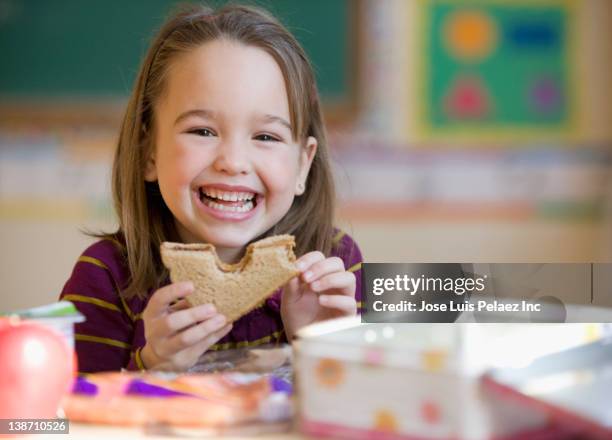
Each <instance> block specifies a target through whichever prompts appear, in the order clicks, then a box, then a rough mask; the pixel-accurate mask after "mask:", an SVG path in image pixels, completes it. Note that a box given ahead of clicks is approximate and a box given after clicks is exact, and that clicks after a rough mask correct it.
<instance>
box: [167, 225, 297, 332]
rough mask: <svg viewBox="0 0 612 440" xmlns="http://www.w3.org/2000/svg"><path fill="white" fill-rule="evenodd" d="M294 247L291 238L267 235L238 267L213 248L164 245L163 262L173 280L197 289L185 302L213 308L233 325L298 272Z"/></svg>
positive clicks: (189, 245) (174, 244) (250, 246)
mask: <svg viewBox="0 0 612 440" xmlns="http://www.w3.org/2000/svg"><path fill="white" fill-rule="evenodd" d="M294 247H295V239H294V237H293V236H292V235H275V236H272V237H267V238H264V239H262V240H259V241H256V242H255V243H251V244H250V245H249V246H248V247H247V251H246V254H245V255H244V257H243V258H242V259H241V260H240V261H239V262H238V263H235V264H227V263H224V262H222V261H221V260H219V257H218V256H217V252H216V250H215V247H214V245H212V244H183V243H170V242H164V243H162V245H161V258H162V262H163V263H164V265H165V266H166V268H168V270H169V271H170V279H171V280H172V282H180V281H191V282H192V283H193V285H194V290H195V291H194V292H193V293H191V294H190V295H188V296H187V297H186V298H185V300H186V301H187V302H188V303H189V305H190V306H196V305H200V304H208V303H211V304H214V306H215V308H216V309H217V311H218V312H219V313H221V314H222V315H224V316H225V317H226V319H227V322H233V321H235V320H237V319H238V318H240V317H241V316H243V315H245V314H246V313H248V312H250V311H251V310H252V309H254V308H255V307H256V306H258V305H259V304H260V303H262V302H263V301H264V300H265V299H266V298H267V297H268V296H269V295H270V294H272V293H273V292H274V291H275V290H276V289H278V288H279V287H281V286H282V285H284V284H285V283H287V281H289V280H290V279H291V278H293V277H294V276H296V275H298V274H299V271H298V270H297V268H296V265H295V259H296V258H295V254H294V252H293V248H294Z"/></svg>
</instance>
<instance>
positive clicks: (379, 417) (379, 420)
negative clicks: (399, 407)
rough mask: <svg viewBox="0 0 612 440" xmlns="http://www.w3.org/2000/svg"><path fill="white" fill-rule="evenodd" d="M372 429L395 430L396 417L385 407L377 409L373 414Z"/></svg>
mask: <svg viewBox="0 0 612 440" xmlns="http://www.w3.org/2000/svg"><path fill="white" fill-rule="evenodd" d="M374 429H376V430H377V431H385V432H397V429H398V423H397V418H396V417H395V416H394V415H393V413H392V412H391V411H389V410H387V409H379V410H378V411H376V413H375V414H374Z"/></svg>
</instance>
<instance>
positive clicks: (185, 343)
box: [166, 314, 227, 353]
mask: <svg viewBox="0 0 612 440" xmlns="http://www.w3.org/2000/svg"><path fill="white" fill-rule="evenodd" d="M226 324H227V319H226V318H225V316H223V315H219V314H217V315H215V316H214V317H212V318H209V319H207V320H205V321H203V322H201V323H199V324H197V325H194V326H193V327H190V328H188V329H186V330H183V331H182V332H179V333H177V334H176V335H174V336H172V337H170V338H169V339H168V341H167V344H166V346H167V349H168V350H169V351H170V352H172V353H177V352H179V351H181V350H184V349H185V348H187V347H190V346H191V345H194V344H195V343H197V342H198V341H202V340H204V339H207V338H209V337H210V336H212V335H213V334H214V333H215V332H218V331H219V330H221V329H222V328H223V327H224V326H225V325H226Z"/></svg>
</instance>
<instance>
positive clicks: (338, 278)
mask: <svg viewBox="0 0 612 440" xmlns="http://www.w3.org/2000/svg"><path fill="white" fill-rule="evenodd" d="M355 286H356V282H355V275H354V274H353V273H352V272H334V273H330V274H328V275H325V276H323V277H322V278H319V279H318V280H316V281H314V282H312V283H310V285H309V287H310V289H311V290H313V291H314V292H325V291H326V290H331V289H337V290H338V291H339V292H340V293H342V294H343V295H347V296H352V297H354V296H355Z"/></svg>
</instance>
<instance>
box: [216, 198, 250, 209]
mask: <svg viewBox="0 0 612 440" xmlns="http://www.w3.org/2000/svg"><path fill="white" fill-rule="evenodd" d="M204 204H205V205H206V206H209V207H211V208H213V209H217V210H219V211H227V212H247V211H250V210H251V209H253V202H252V201H250V200H249V201H247V202H246V203H244V204H243V205H242V206H226V205H222V204H221V203H216V202H213V201H212V200H206V199H204Z"/></svg>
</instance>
